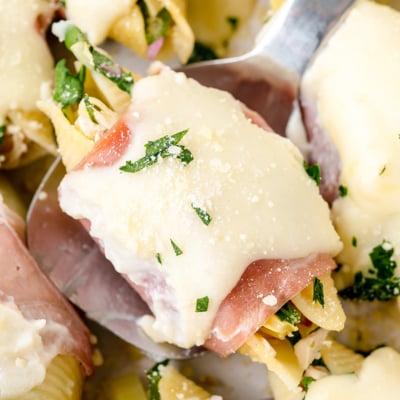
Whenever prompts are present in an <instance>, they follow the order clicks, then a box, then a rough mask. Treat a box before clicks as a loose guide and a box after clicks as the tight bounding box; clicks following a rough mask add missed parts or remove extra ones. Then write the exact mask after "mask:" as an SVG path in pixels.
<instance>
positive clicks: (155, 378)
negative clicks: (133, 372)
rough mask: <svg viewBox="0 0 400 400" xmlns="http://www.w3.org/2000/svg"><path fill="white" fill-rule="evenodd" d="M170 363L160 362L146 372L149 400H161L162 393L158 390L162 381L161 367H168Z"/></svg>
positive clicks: (166, 361) (167, 361)
mask: <svg viewBox="0 0 400 400" xmlns="http://www.w3.org/2000/svg"><path fill="white" fill-rule="evenodd" d="M168 363H169V360H164V361H161V362H158V363H157V364H155V365H154V366H153V367H152V368H151V369H150V370H148V371H147V372H146V378H147V382H148V395H149V400H161V396H160V391H159V389H158V384H159V382H160V380H161V373H160V366H167V365H168Z"/></svg>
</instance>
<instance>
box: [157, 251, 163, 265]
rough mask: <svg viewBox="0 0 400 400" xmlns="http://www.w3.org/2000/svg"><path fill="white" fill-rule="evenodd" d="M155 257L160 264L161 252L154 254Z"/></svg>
mask: <svg viewBox="0 0 400 400" xmlns="http://www.w3.org/2000/svg"><path fill="white" fill-rule="evenodd" d="M156 258H157V261H158V263H159V264H162V258H161V254H160V253H157V254H156Z"/></svg>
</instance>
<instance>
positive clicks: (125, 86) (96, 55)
mask: <svg viewBox="0 0 400 400" xmlns="http://www.w3.org/2000/svg"><path fill="white" fill-rule="evenodd" d="M64 41H65V45H66V47H67V48H68V49H69V50H71V51H72V52H73V53H74V54H75V56H76V57H77V58H78V59H80V58H82V57H79V56H80V55H82V54H81V52H79V51H74V48H73V46H74V45H75V44H77V43H82V44H84V45H85V47H87V50H88V51H89V54H90V55H91V57H92V60H91V63H92V64H93V67H94V70H95V71H96V72H98V73H100V74H101V75H103V76H105V77H106V78H108V79H109V80H110V81H112V82H113V83H115V84H116V85H117V86H118V87H119V88H120V89H121V90H123V91H124V92H126V93H128V94H130V93H131V89H132V86H133V84H134V81H133V77H132V74H131V73H130V72H126V71H124V70H123V69H122V67H121V66H119V65H118V64H117V63H115V62H114V60H113V59H112V58H110V57H109V56H108V55H106V54H104V53H103V52H101V51H100V50H99V49H97V48H96V47H95V46H93V45H91V44H90V42H89V40H88V38H87V36H86V35H85V34H84V33H83V32H82V31H81V30H80V29H79V28H78V27H77V26H75V25H70V26H68V28H67V30H66V32H65V38H64ZM83 58H84V56H83ZM80 61H82V62H83V60H80ZM91 63H90V62H89V64H91ZM83 64H85V63H84V62H83Z"/></svg>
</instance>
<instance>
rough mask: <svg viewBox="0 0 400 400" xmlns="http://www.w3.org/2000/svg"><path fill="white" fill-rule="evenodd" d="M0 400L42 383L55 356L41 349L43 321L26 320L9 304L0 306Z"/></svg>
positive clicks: (44, 327)
mask: <svg viewBox="0 0 400 400" xmlns="http://www.w3.org/2000/svg"><path fill="white" fill-rule="evenodd" d="M0 326H1V329H0V371H1V373H0V399H3V398H4V399H5V398H7V399H8V398H11V397H12V398H14V397H16V396H20V395H22V394H24V393H26V392H28V391H29V390H31V389H32V388H33V387H35V386H37V385H39V384H40V383H42V382H43V380H44V378H45V375H46V368H47V366H48V364H49V362H50V361H51V360H52V358H53V357H54V356H55V355H56V352H55V349H52V348H48V347H46V348H45V347H44V345H43V342H42V338H41V333H42V332H43V330H44V329H46V321H45V320H31V321H30V320H27V319H25V317H24V316H23V315H22V314H21V312H20V310H19V309H18V308H17V307H16V306H15V305H14V304H13V303H12V302H3V303H0Z"/></svg>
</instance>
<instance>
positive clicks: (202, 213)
mask: <svg viewBox="0 0 400 400" xmlns="http://www.w3.org/2000/svg"><path fill="white" fill-rule="evenodd" d="M192 208H193V210H194V211H196V214H197V215H198V216H199V218H200V219H201V221H202V222H203V224H204V225H209V224H210V222H211V220H212V218H211V216H210V214H209V213H208V212H207V211H206V210H204V209H203V208H201V207H197V206H195V205H194V204H193V203H192Z"/></svg>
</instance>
